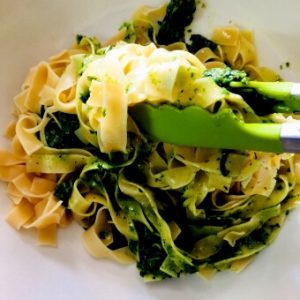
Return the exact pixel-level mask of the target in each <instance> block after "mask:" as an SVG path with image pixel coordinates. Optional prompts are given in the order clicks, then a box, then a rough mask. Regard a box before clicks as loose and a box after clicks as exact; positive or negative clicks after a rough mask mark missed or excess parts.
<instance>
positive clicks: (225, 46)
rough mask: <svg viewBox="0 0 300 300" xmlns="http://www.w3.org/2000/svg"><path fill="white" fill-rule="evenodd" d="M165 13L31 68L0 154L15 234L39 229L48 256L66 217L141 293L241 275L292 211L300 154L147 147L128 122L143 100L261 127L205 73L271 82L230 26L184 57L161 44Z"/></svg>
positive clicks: (84, 41) (249, 39)
mask: <svg viewBox="0 0 300 300" xmlns="http://www.w3.org/2000/svg"><path fill="white" fill-rule="evenodd" d="M167 13H168V8H167V6H166V5H164V6H162V7H160V8H158V9H154V8H149V7H142V8H141V9H139V10H138V11H137V12H136V13H135V14H134V15H133V18H132V20H131V21H130V22H126V23H124V24H123V25H122V26H121V27H120V31H119V33H118V34H117V35H116V36H114V37H113V38H111V39H110V40H109V41H107V42H105V43H103V44H101V43H100V42H99V41H98V40H97V39H96V38H88V37H85V36H78V37H77V44H76V45H74V46H73V47H71V48H70V49H68V50H66V51H63V52H61V53H59V54H58V55H56V56H53V57H51V58H50V59H49V60H48V61H43V62H40V63H39V64H38V65H37V66H36V67H34V68H32V69H31V70H30V71H29V74H28V76H27V78H26V79H25V81H24V84H23V86H22V88H21V91H20V93H19V94H18V95H17V96H16V97H15V99H14V104H15V109H14V116H15V119H14V120H13V121H12V122H11V123H10V124H9V125H8V127H7V130H6V137H7V138H9V139H10V140H11V148H10V149H9V150H1V151H0V180H2V181H4V182H6V183H7V195H8V197H9V198H10V199H11V201H12V208H11V210H10V211H9V213H8V215H7V217H6V221H7V222H8V223H9V224H10V225H11V226H13V227H14V228H15V229H17V230H20V229H35V230H36V231H37V240H38V243H39V244H41V245H49V246H55V245H56V243H57V229H58V228H60V227H64V226H66V225H67V224H68V223H69V222H70V221H71V219H74V220H76V221H77V222H78V223H79V224H80V226H81V227H82V228H84V232H83V244H84V245H85V248H86V249H87V251H88V253H89V254H90V255H92V256H94V257H96V258H108V259H112V260H116V261H118V262H120V263H125V264H127V263H133V262H135V263H136V264H137V267H138V269H139V270H140V274H141V276H142V277H143V278H144V280H146V281H154V280H161V279H164V278H167V277H173V278H175V277H178V276H179V275H180V274H182V273H195V272H198V273H199V274H200V275H202V276H204V277H205V278H210V277H211V276H212V275H213V274H214V273H215V272H217V271H221V270H225V269H231V270H233V271H240V270H242V269H243V268H244V267H245V266H247V265H248V264H249V262H250V261H251V260H252V259H253V258H254V256H255V255H256V254H257V253H259V252H260V251H261V250H262V249H264V248H265V247H266V246H268V245H269V244H270V243H272V241H273V240H274V238H275V237H276V235H277V234H278V232H279V230H280V228H281V226H282V225H283V223H284V220H285V218H286V215H287V214H288V212H289V211H290V210H291V209H293V208H295V207H296V206H297V205H298V203H299V200H300V157H299V155H294V154H286V153H283V154H275V153H263V152H254V151H233V150H223V149H202V148H189V147H180V146H176V145H170V144H167V143H161V142H153V141H151V140H150V139H147V138H146V137H145V136H143V133H142V132H141V131H140V129H139V128H138V126H137V125H136V124H135V122H134V121H133V119H132V118H131V116H130V108H131V107H132V106H135V105H138V104H139V103H141V102H148V103H151V104H152V105H160V104H162V103H169V104H172V105H175V106H177V107H186V106H189V105H198V106H201V107H202V108H204V109H206V110H207V111H209V112H210V113H214V112H216V111H220V110H222V109H232V110H234V111H235V113H236V115H237V116H238V117H239V118H240V119H242V120H243V121H245V122H257V121H258V122H260V121H261V120H262V118H261V117H260V116H258V115H257V114H256V113H255V111H254V110H253V108H251V107H250V106H249V105H248V103H247V102H246V101H245V100H244V99H243V97H242V96H240V95H238V94H235V93H232V92H229V91H227V90H225V89H224V88H223V87H220V86H218V85H217V84H216V83H215V82H214V81H213V80H211V78H208V77H204V76H203V72H204V71H205V70H207V69H210V68H215V67H221V68H224V67H226V66H229V67H231V68H233V69H237V70H244V71H246V72H247V74H248V75H249V77H250V78H252V79H256V80H260V81H276V80H278V79H279V77H278V75H277V74H275V72H273V71H272V70H270V69H268V68H266V67H261V66H258V63H257V61H258V59H257V53H256V50H255V44H254V37H253V34H252V33H251V32H249V31H243V30H240V29H239V28H237V27H233V26H230V27H219V28H216V29H215V31H214V33H213V35H212V42H213V43H214V44H215V47H208V46H204V47H201V48H199V49H197V50H196V51H194V53H191V52H189V46H187V44H186V43H185V42H184V41H183V40H178V41H177V42H174V43H171V44H168V45H165V44H160V43H159V42H158V40H157V38H156V37H157V35H156V34H157V32H158V31H159V30H160V26H161V22H162V20H163V18H164V16H165V15H166V14H167ZM150 29H151V30H150ZM264 118H265V119H264V120H273V121H274V120H276V119H277V120H280V122H282V121H285V120H286V115H283V114H282V115H279V114H277V115H276V116H275V115H268V116H264ZM174 130H176V129H174Z"/></svg>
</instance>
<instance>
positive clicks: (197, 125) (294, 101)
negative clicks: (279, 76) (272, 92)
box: [130, 82, 300, 153]
mask: <svg viewBox="0 0 300 300" xmlns="http://www.w3.org/2000/svg"><path fill="white" fill-rule="evenodd" d="M270 84H271V83H270ZM272 84H274V88H275V89H277V91H278V93H277V97H275V98H274V97H272V99H273V100H276V101H279V102H280V103H284V104H285V106H286V107H288V108H289V110H290V112H292V113H297V112H300V84H297V83H287V82H276V83H272ZM263 86H265V85H262V86H261V87H262V88H261V89H260V83H259V82H253V88H255V89H256V90H257V92H259V93H261V94H265V95H266V96H268V95H267V93H268V92H267V91H266V92H264V90H263ZM240 87H241V86H240V84H239V88H240ZM130 114H131V116H132V117H133V118H134V120H135V121H136V122H137V124H138V125H139V127H140V128H141V130H142V131H143V132H144V133H145V134H146V135H148V136H149V137H150V138H151V139H153V140H155V141H162V142H166V143H170V144H175V145H180V146H191V147H204V148H221V149H236V150H256V151H265V152H275V153H282V152H292V153H297V152H300V122H299V123H298V122H291V123H283V124H275V123H245V122H243V121H241V120H239V119H238V118H237V117H236V115H235V114H234V113H233V112H232V110H230V109H224V110H221V111H219V112H217V113H210V112H208V111H207V110H205V109H203V108H201V107H199V106H188V107H186V108H183V109H180V108H177V107H175V106H172V105H169V104H163V105H159V106H153V105H151V104H147V103H142V104H138V105H136V106H134V107H132V108H131V109H130Z"/></svg>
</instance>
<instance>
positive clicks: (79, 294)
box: [0, 0, 300, 300]
mask: <svg viewBox="0 0 300 300" xmlns="http://www.w3.org/2000/svg"><path fill="white" fill-rule="evenodd" d="M159 3H161V1H159V0H151V1H150V0H127V1H124V0H86V1H81V0H61V1H59V0H52V1H47V0H40V1H37V0H23V1H21V0H1V2H0V40H1V46H0V66H1V68H0V91H1V97H0V101H1V106H0V107H1V108H0V115H1V117H0V128H2V129H1V130H2V132H3V131H4V128H5V124H6V123H7V122H8V120H9V119H10V112H11V106H12V98H13V96H14V95H15V94H17V93H18V91H19V88H20V86H21V83H22V81H23V79H24V77H25V75H26V73H27V71H28V69H29V68H30V67H31V66H33V65H35V64H37V63H38V62H39V61H41V60H44V59H47V58H48V57H49V56H50V55H52V54H55V53H57V52H59V51H60V50H62V49H64V48H66V47H68V46H69V45H70V44H71V43H72V42H73V41H74V38H75V34H77V33H81V34H88V35H95V36H98V37H99V38H100V39H101V40H105V39H106V38H108V37H109V36H111V35H112V34H113V33H115V32H116V31H117V29H118V26H119V25H120V23H121V22H122V21H124V20H126V19H128V18H130V16H131V14H132V12H133V11H134V9H135V8H137V7H138V6H140V5H142V4H151V5H157V4H159ZM206 3H207V8H206V9H205V10H203V11H202V12H201V13H198V14H197V17H199V19H197V20H196V21H195V24H194V28H196V29H197V31H198V32H200V33H204V34H208V35H209V33H210V32H211V30H212V28H213V27H214V26H216V25H227V24H228V23H229V22H231V24H236V25H239V26H241V27H243V28H248V29H253V30H254V31H255V34H256V40H257V45H258V52H259V57H260V61H261V63H262V64H264V65H267V66H269V67H272V68H274V69H275V70H276V71H279V72H280V74H281V75H282V76H283V77H285V78H286V79H288V80H295V81H297V80H299V81H300V60H299V47H300V32H299V28H300V18H299V11H300V2H299V1H297V0H288V1H283V0H278V1H272V0H264V1H260V0H252V1H248V0H239V1H236V0H223V1H218V0H206ZM285 62H290V68H284V69H283V70H280V65H282V64H284V63H285ZM0 143H1V144H0V145H1V147H7V146H8V142H7V141H6V140H5V139H4V138H2V137H1V138H0ZM0 192H1V194H0V199H1V201H0V245H1V246H0V298H1V299H44V300H46V299H56V300H59V299H62V300H67V299H72V300H74V299H89V300H91V299H118V298H120V299H122V300H125V299H130V300H135V299H145V300H146V299H173V300H176V299H183V298H185V299H210V300H212V299H224V300H226V299H230V300H240V299H257V300H258V299H272V300H275V299H289V300H292V299H299V297H300V296H299V295H300V293H299V292H300V209H296V210H295V211H293V212H292V213H291V214H290V215H289V216H288V218H287V221H286V224H285V226H284V228H283V229H282V231H281V233H280V235H279V237H278V238H277V240H276V241H275V242H274V243H273V245H271V246H270V247H268V248H267V249H266V250H265V251H263V252H262V253H261V254H259V255H258V256H257V257H256V259H255V260H254V262H253V263H252V264H251V265H250V266H249V267H248V268H247V269H246V270H244V271H243V272H242V273H241V274H239V275H236V274H233V273H230V272H224V273H221V274H217V276H216V277H215V278H214V279H213V280H212V281H210V282H205V281H203V280H202V279H200V277H198V276H196V275H194V276H185V277H183V278H181V279H179V280H172V281H170V280H166V281H163V282H161V283H155V284H145V283H143V281H142V279H141V278H140V277H139V275H138V272H137V270H136V269H135V267H134V266H130V267H124V266H122V265H117V264H116V263H114V262H111V261H107V260H95V259H93V258H92V257H90V256H89V255H88V254H87V253H86V251H85V250H84V249H83V246H82V243H81V229H80V228H79V226H77V225H76V224H73V225H72V226H70V227H69V228H68V229H63V230H61V231H60V232H59V243H58V247H57V248H44V247H38V246H36V244H35V239H34V236H33V235H31V234H30V233H27V232H21V234H19V233H18V232H16V231H15V230H13V229H12V228H11V227H10V226H9V225H7V224H6V223H5V222H4V220H3V219H4V216H5V214H6V212H7V210H8V207H9V200H8V199H7V197H6V195H5V185H4V184H1V191H0Z"/></svg>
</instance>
